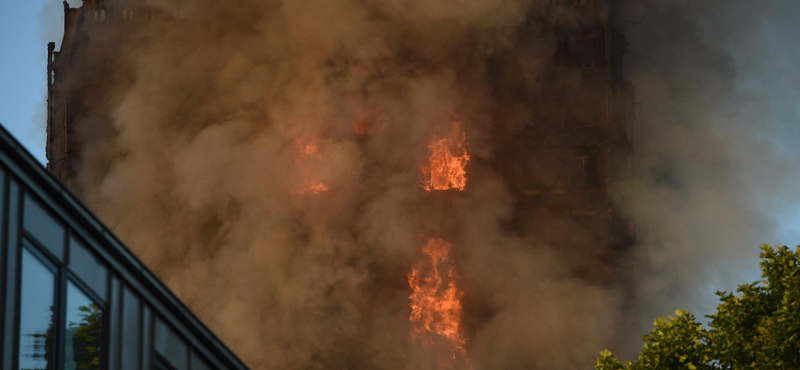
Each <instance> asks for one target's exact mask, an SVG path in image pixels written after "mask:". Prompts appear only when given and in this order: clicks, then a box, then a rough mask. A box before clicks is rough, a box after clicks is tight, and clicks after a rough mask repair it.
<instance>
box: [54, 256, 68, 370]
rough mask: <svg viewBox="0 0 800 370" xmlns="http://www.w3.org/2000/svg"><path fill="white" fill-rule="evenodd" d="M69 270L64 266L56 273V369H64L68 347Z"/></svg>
mask: <svg viewBox="0 0 800 370" xmlns="http://www.w3.org/2000/svg"><path fill="white" fill-rule="evenodd" d="M67 280H68V276H67V270H66V269H65V268H63V267H61V268H59V269H58V272H57V273H56V297H55V300H54V301H53V302H54V305H55V310H54V311H55V312H54V317H53V325H54V326H55V328H54V333H56V335H55V339H56V340H54V343H53V347H55V354H56V355H55V356H56V358H55V367H54V369H63V368H64V366H65V361H66V349H67V346H66V344H67Z"/></svg>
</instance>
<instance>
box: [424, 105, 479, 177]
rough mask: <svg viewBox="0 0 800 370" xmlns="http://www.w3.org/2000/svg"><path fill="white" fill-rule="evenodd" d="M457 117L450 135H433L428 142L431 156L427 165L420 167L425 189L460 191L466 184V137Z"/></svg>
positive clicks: (467, 158) (467, 156)
mask: <svg viewBox="0 0 800 370" xmlns="http://www.w3.org/2000/svg"><path fill="white" fill-rule="evenodd" d="M457 118H458V117H456V120H454V122H453V130H452V131H451V133H450V137H448V138H443V139H439V138H437V137H436V136H434V137H433V138H432V139H431V142H430V144H428V149H430V150H431V157H430V160H429V161H428V165H427V166H424V167H422V173H423V175H424V176H425V178H424V180H423V187H424V188H425V190H427V191H433V190H449V189H458V190H459V191H461V190H464V187H466V186H467V170H466V168H465V167H466V166H467V163H468V162H469V154H468V153H467V149H466V146H467V142H466V141H467V139H466V135H465V134H464V130H462V129H461V122H460V121H458V120H457Z"/></svg>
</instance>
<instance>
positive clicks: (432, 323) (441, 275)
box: [408, 238, 467, 364]
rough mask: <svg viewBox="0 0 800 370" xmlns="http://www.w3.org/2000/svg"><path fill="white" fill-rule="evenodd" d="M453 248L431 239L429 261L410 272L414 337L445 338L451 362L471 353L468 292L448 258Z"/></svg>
mask: <svg viewBox="0 0 800 370" xmlns="http://www.w3.org/2000/svg"><path fill="white" fill-rule="evenodd" d="M452 247H453V244H451V243H449V242H447V241H445V240H442V239H439V238H431V239H430V240H428V244H427V245H426V246H425V247H424V248H422V253H424V254H425V255H426V256H428V260H427V261H423V262H422V263H420V264H419V265H418V266H417V268H414V269H412V270H411V273H410V274H408V285H409V286H411V290H412V293H411V295H410V296H409V300H410V305H411V316H410V317H409V320H410V321H411V335H412V338H413V339H414V340H420V339H421V340H423V341H425V342H428V343H430V342H432V335H436V336H440V337H444V338H445V339H446V340H447V341H448V342H449V344H450V346H451V354H450V363H451V364H452V362H453V361H455V360H456V358H457V357H459V356H460V357H461V358H463V359H464V360H466V355H467V350H466V344H467V340H466V339H465V337H464V332H463V328H462V324H461V312H462V307H461V298H462V297H463V296H464V292H462V291H460V290H459V289H458V287H457V286H456V282H455V280H456V274H455V271H454V270H453V266H452V265H451V264H450V259H449V257H448V254H449V252H450V249H451V248H452Z"/></svg>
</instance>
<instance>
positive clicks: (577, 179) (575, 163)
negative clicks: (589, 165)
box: [566, 157, 587, 188]
mask: <svg viewBox="0 0 800 370" xmlns="http://www.w3.org/2000/svg"><path fill="white" fill-rule="evenodd" d="M566 168H567V186H569V187H570V188H582V187H585V186H586V185H587V181H586V178H587V176H586V157H578V158H570V159H567V166H566Z"/></svg>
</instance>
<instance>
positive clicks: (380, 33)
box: [75, 0, 793, 370]
mask: <svg viewBox="0 0 800 370" xmlns="http://www.w3.org/2000/svg"><path fill="white" fill-rule="evenodd" d="M558 4H559V2H551V1H544V0H514V1H499V0H478V1H475V0H472V1H461V0H437V1H423V0H402V1H397V0H391V1H390V0H386V1H383V0H341V1H335V2H332V1H322V0H307V1H289V2H283V1H277V0H275V1H272V0H271V1H261V0H259V1H256V0H247V1H240V2H238V3H237V4H236V5H235V6H231V5H230V4H226V3H224V2H219V1H211V0H202V1H193V2H186V1H178V0H172V1H152V3H151V4H148V6H149V7H151V8H153V9H156V10H157V13H158V14H159V16H157V17H154V19H152V20H148V21H139V22H137V23H135V27H129V28H127V29H126V30H125V32H120V34H119V35H117V36H118V37H119V38H118V40H119V42H118V43H116V45H115V47H114V48H110V49H109V50H108V52H109V55H104V56H103V58H108V59H110V60H112V61H113V63H112V65H113V67H111V68H109V71H110V73H109V74H108V75H105V77H103V78H107V79H110V80H111V81H113V83H112V84H111V85H112V88H111V90H110V91H107V92H106V93H104V94H102V97H100V96H98V97H97V100H96V102H95V103H97V104H102V105H103V106H104V107H106V109H107V110H108V112H110V113H109V114H110V118H111V119H110V121H111V123H112V127H111V128H110V129H107V130H100V131H98V130H97V129H96V128H95V127H93V126H88V125H84V126H83V127H84V128H83V129H82V132H80V133H79V135H82V136H83V137H84V138H85V139H84V143H83V148H82V152H81V158H80V159H79V160H80V163H79V166H78V177H77V179H76V183H75V187H76V189H79V192H80V194H81V195H82V197H83V198H84V199H85V200H86V202H87V203H88V204H89V205H90V206H91V207H92V208H93V209H94V210H95V211H96V212H97V213H98V214H99V215H100V216H101V218H102V219H103V220H104V221H105V222H106V223H107V224H109V226H110V227H111V228H112V229H114V230H115V232H116V233H117V234H118V235H120V237H121V238H122V239H123V240H124V241H125V242H126V243H127V244H128V245H129V246H130V247H131V248H132V249H133V250H134V251H135V252H136V253H137V255H138V256H139V257H141V258H142V259H143V261H144V262H145V263H146V264H147V265H148V266H150V267H151V268H152V269H153V270H154V271H155V272H156V273H157V274H158V275H159V276H160V277H161V278H162V279H163V280H164V281H165V282H166V283H167V285H168V286H169V287H170V288H172V289H173V290H174V291H175V292H176V293H177V294H178V295H179V296H180V297H181V299H183V300H184V301H185V302H186V303H187V304H188V306H189V307H190V308H192V309H193V310H194V312H196V313H197V314H198V316H199V317H200V318H201V319H203V320H204V321H205V322H206V323H207V324H208V325H209V326H210V327H211V328H212V330H214V331H215V332H216V333H218V335H219V336H220V337H221V338H222V339H223V340H224V341H225V342H226V343H227V344H228V345H229V346H230V347H231V348H232V349H233V350H234V351H235V352H236V353H237V354H238V355H239V356H241V357H242V358H243V359H244V360H245V362H246V363H247V364H248V365H249V366H251V367H253V368H255V369H278V368H284V369H337V368H361V369H365V368H366V369H387V370H395V369H430V368H435V366H436V359H435V355H436V354H435V353H432V351H431V350H430V349H429V348H426V347H424V346H421V345H420V344H419V343H415V342H413V341H412V339H411V336H410V326H409V319H408V316H409V308H408V297H409V293H410V292H409V287H408V283H407V280H406V279H407V274H408V272H409V269H410V268H411V266H413V265H414V264H415V262H416V261H417V260H418V259H419V258H421V253H420V249H421V248H422V246H424V245H425V238H426V237H441V238H446V239H447V240H449V241H450V242H452V243H453V245H454V248H453V251H452V253H453V254H454V257H453V258H454V259H455V260H456V261H457V269H458V275H459V276H460V284H463V285H462V287H463V290H464V291H465V297H464V304H465V312H466V314H465V316H466V317H465V325H466V330H467V337H468V345H467V347H468V348H467V349H468V352H469V356H470V361H471V362H472V365H473V366H474V367H475V368H476V369H518V368H526V369H544V368H547V369H551V368H580V367H583V368H586V367H589V366H591V364H592V357H593V356H594V355H595V354H596V353H597V352H598V351H600V350H602V349H603V348H605V347H612V348H625V349H630V348H633V346H634V344H632V343H636V342H637V341H638V337H639V336H640V335H641V334H642V333H643V332H645V331H646V330H647V328H646V327H645V326H643V325H641V323H642V322H644V323H648V324H649V323H650V322H651V319H652V316H653V315H655V314H662V313H663V312H661V310H669V311H672V310H673V309H674V308H677V307H681V306H685V305H688V304H693V302H696V301H695V300H694V299H695V297H696V296H697V294H698V291H702V290H704V288H705V286H706V285H705V284H708V285H709V286H712V287H716V286H718V284H719V282H718V281H719V280H723V279H725V280H726V279H727V278H729V277H731V275H738V274H737V273H736V271H737V270H735V269H733V268H732V267H737V266H740V264H741V263H742V262H746V263H748V264H750V265H754V264H755V261H754V259H753V256H754V255H755V250H756V246H757V244H758V243H759V241H758V240H759V239H758V238H759V237H761V236H764V235H769V234H770V232H772V231H774V227H775V225H776V224H775V220H774V219H771V218H770V217H769V216H768V214H767V213H766V212H765V210H766V208H765V207H764V205H765V204H768V205H770V206H773V205H776V206H777V205H780V204H784V202H773V203H769V201H768V200H767V201H765V200H764V199H769V200H774V199H775V198H773V197H772V196H767V195H764V193H763V191H765V190H762V192H756V191H755V190H756V189H769V190H770V191H771V192H772V193H778V194H784V195H787V196H788V194H790V193H788V192H787V190H788V189H789V188H788V187H786V186H787V185H788V184H789V183H790V182H791V180H792V179H791V178H790V177H791V176H789V175H785V176H783V177H781V178H779V179H775V180H774V181H769V180H766V179H764V181H757V180H755V179H758V178H761V177H760V176H764V174H766V173H774V172H773V171H777V172H782V170H785V171H783V172H782V173H788V170H789V167H788V164H789V163H791V162H790V161H787V160H786V158H787V157H785V156H784V153H783V152H781V149H778V148H775V147H774V146H771V145H769V143H768V140H767V139H765V138H764V137H763V136H759V135H751V134H752V133H755V132H756V131H757V130H758V129H757V127H756V125H757V123H756V122H761V123H762V124H763V123H764V122H765V121H766V119H765V118H764V117H765V116H764V115H763V114H765V112H767V111H770V109H771V108H770V106H769V104H768V102H767V101H761V100H759V99H758V98H759V97H761V98H764V96H763V95H761V96H759V95H758V94H759V92H758V91H754V90H753V89H747V88H743V87H742V85H744V82H743V81H741V75H740V74H737V71H739V70H740V68H742V67H741V66H740V63H741V59H740V57H742V55H733V54H732V53H733V52H732V51H731V47H732V46H735V45H732V44H733V43H734V42H733V41H734V40H740V39H741V38H739V37H737V36H735V35H732V34H726V33H725V32H723V31H722V30H724V29H728V30H733V29H734V28H735V27H733V26H734V25H736V26H737V27H739V28H737V30H738V32H742V33H744V31H743V30H742V24H745V23H747V22H744V21H742V22H741V23H739V22H732V21H731V22H732V23H730V24H724V25H723V26H724V27H727V28H719V27H717V26H718V24H717V23H714V22H724V21H730V19H732V18H730V17H733V16H734V15H738V16H743V15H745V14H766V13H765V11H764V10H763V9H760V8H759V9H758V11H756V12H752V11H753V10H755V9H749V10H735V11H734V10H731V9H727V10H726V12H722V14H718V15H713V17H714V18H713V19H708V18H706V17H709V16H712V13H714V11H715V9H716V8H715V7H712V6H711V5H701V4H697V5H691V6H690V5H676V4H673V3H671V2H666V1H661V2H653V3H649V4H629V5H626V6H624V7H623V18H625V19H628V20H637V19H639V22H638V25H636V24H634V25H631V26H629V29H626V30H625V31H626V33H628V37H629V40H630V46H629V47H630V49H631V50H632V51H631V55H630V57H629V58H628V59H626V61H625V63H626V66H628V67H627V68H628V70H627V71H626V73H627V77H628V78H629V79H632V80H633V81H634V85H635V87H636V91H637V95H636V100H637V101H639V102H641V105H640V106H638V107H637V109H638V111H637V115H638V119H637V123H636V136H635V140H636V141H635V144H636V155H635V163H636V175H637V184H636V187H635V188H636V192H635V196H634V199H633V201H632V202H629V203H626V204H631V206H630V207H628V208H627V209H626V211H627V212H628V213H629V215H630V216H631V217H634V218H635V219H636V221H637V226H638V229H637V231H638V235H639V240H638V241H637V245H635V246H633V247H631V250H632V252H631V254H630V257H629V258H626V259H625V263H624V264H623V265H624V268H620V269H619V270H620V271H617V272H615V274H617V275H619V276H618V277H619V279H618V280H619V281H618V282H614V283H599V282H596V281H592V280H591V279H585V278H579V277H576V274H575V271H576V270H580V269H582V268H584V267H585V265H587V264H589V265H591V264H593V263H595V262H594V258H595V257H597V256H599V255H602V254H603V253H602V251H597V250H596V249H597V247H596V246H594V245H591V243H588V244H587V245H585V246H584V248H583V249H581V250H579V251H574V250H570V251H565V250H560V249H559V248H557V247H555V246H547V245H543V242H542V239H541V238H539V237H538V236H537V235H536V233H535V232H534V231H533V230H525V229H524V228H523V229H522V230H520V229H519V228H514V227H511V226H509V225H510V224H511V223H513V220H514V218H515V212H516V209H517V208H518V207H519V204H520V202H521V200H520V199H519V196H518V195H517V194H518V193H517V192H515V191H514V189H513V188H512V185H510V184H508V182H507V181H506V179H505V178H504V177H503V176H502V174H501V173H500V170H499V169H498V168H496V167H495V166H493V165H492V163H494V162H496V161H497V158H498V156H499V154H498V153H499V152H501V151H502V149H503V147H502V146H503V145H504V144H503V143H506V142H509V141H514V140H523V139H522V138H515V134H517V133H519V132H521V131H522V130H523V128H524V127H525V126H526V125H535V124H539V123H537V122H535V120H532V119H531V117H533V116H534V115H535V114H534V113H535V112H533V111H532V108H530V107H526V106H525V105H524V104H523V103H522V102H523V101H524V100H523V99H522V98H518V95H524V93H520V92H518V90H515V88H520V86H522V87H524V89H528V90H529V91H534V92H536V93H538V94H546V93H547V92H546V91H538V90H537V86H539V85H537V84H538V81H539V80H541V79H542V78H545V77H546V76H547V74H548V73H550V72H551V71H550V70H549V69H548V67H547V66H548V65H549V64H550V63H551V59H552V56H553V55H554V53H555V51H556V48H557V40H556V39H555V38H554V37H553V32H554V31H553V30H554V29H556V28H558V29H563V30H571V29H579V28H581V27H584V26H587V25H592V24H595V23H597V22H602V21H604V20H606V18H607V16H608V15H607V12H608V9H606V8H605V7H604V6H602V5H600V6H597V7H596V8H595V9H594V11H592V12H590V13H591V16H589V17H587V16H586V14H585V12H583V11H580V12H579V11H578V10H580V9H581V8H582V7H589V6H594V5H592V4H594V3H593V2H586V1H576V2H575V4H572V2H570V4H566V2H564V4H563V5H558ZM587 4H589V5H587ZM704 4H705V3H704ZM752 7H756V6H755V5H751V8H752ZM729 8H732V7H729ZM766 8H767V7H765V9H766ZM576 9H578V10H576ZM763 22H765V21H763V20H762V23H758V22H756V23H755V24H751V25H748V26H744V28H745V29H747V27H752V29H755V28H756V25H759V24H760V25H763V24H764V23H763ZM105 37H109V36H105ZM722 40H725V41H727V42H730V43H731V44H725V43H723V42H721V41H722ZM756 41H757V38H753V40H751V42H756ZM740 52H742V51H741V50H740ZM744 54H746V53H744ZM750 62H751V63H755V64H758V63H761V62H763V60H752V59H751V60H750ZM746 68H750V70H755V69H756V67H754V66H749V67H746ZM570 81H572V82H570ZM569 83H575V82H574V79H572V80H570V79H567V80H566V82H565V84H569ZM539 89H541V87H539ZM745 103H746V104H745ZM498 110H502V114H500V115H498ZM454 114H458V117H460V120H462V121H463V122H464V130H465V132H466V138H467V143H468V147H467V150H468V151H469V153H470V155H471V157H472V160H471V162H470V165H469V168H468V173H467V177H468V185H467V187H466V189H465V190H464V191H463V192H459V193H456V192H443V193H430V192H426V191H425V190H424V189H423V188H422V186H421V178H420V176H421V175H420V166H421V165H422V164H424V163H425V161H426V160H427V157H428V155H429V154H430V153H429V152H428V148H427V144H428V142H429V141H430V140H431V137H433V136H436V137H447V136H448V133H449V132H450V130H451V122H452V120H453V115H454ZM498 117H502V119H500V118H498ZM767 171H769V172H767ZM765 182H768V184H764V183H765ZM315 184H324V185H325V190H324V191H316V190H314V189H317V190H319V189H320V188H314V187H313V185H315ZM792 199H793V198H792ZM541 217H547V216H541ZM761 241H762V242H769V241H768V240H766V239H762V240H761ZM623 270H624V271H623ZM735 279H736V280H738V276H737V277H735ZM626 282H632V283H626ZM630 286H632V290H633V294H631V292H630V290H631V287H630ZM644 302H647V304H645V303H644ZM665 305H666V306H665ZM631 312H633V313H634V315H628V314H629V313H631Z"/></svg>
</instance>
